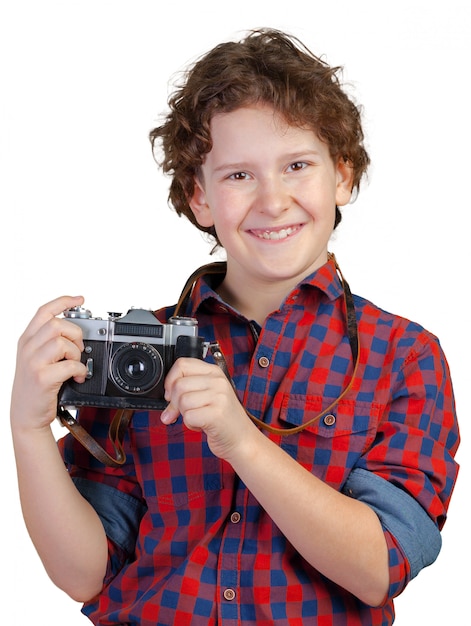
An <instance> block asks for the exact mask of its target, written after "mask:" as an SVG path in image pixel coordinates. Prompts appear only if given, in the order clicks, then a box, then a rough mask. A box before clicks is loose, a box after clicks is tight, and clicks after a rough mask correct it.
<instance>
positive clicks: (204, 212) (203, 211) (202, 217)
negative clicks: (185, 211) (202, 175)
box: [188, 177, 214, 227]
mask: <svg viewBox="0 0 471 626" xmlns="http://www.w3.org/2000/svg"><path fill="white" fill-rule="evenodd" d="M188 204H189V206H190V209H191V211H192V213H193V215H194V216H195V219H196V221H197V222H198V224H199V225H200V226H205V227H208V226H214V221H213V216H212V214H211V209H210V208H209V205H208V203H207V201H206V193H205V191H204V189H203V185H202V183H201V181H200V180H198V178H197V177H195V186H194V190H193V195H192V196H191V198H189V200H188Z"/></svg>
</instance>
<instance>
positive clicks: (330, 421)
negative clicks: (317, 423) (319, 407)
mask: <svg viewBox="0 0 471 626" xmlns="http://www.w3.org/2000/svg"><path fill="white" fill-rule="evenodd" d="M324 424H325V425H326V426H333V425H334V424H335V415H332V413H329V414H328V415H326V416H325V417H324Z"/></svg>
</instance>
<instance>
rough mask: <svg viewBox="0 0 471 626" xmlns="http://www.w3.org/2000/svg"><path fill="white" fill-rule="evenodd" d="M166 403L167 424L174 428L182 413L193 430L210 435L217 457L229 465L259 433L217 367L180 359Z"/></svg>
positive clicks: (169, 378) (173, 370)
mask: <svg viewBox="0 0 471 626" xmlns="http://www.w3.org/2000/svg"><path fill="white" fill-rule="evenodd" d="M165 399H166V400H167V401H168V402H169V405H168V406H167V408H166V409H165V410H164V411H163V413H162V416H161V420H162V422H163V423H164V424H172V423H173V422H174V421H175V420H176V419H177V418H178V416H179V415H180V413H181V414H182V416H183V422H184V424H185V425H186V426H187V427H188V428H189V429H190V430H201V431H203V432H204V433H206V436H207V439H208V445H209V447H210V449H211V451H212V452H213V454H215V455H216V456H217V457H219V458H222V459H225V460H227V461H229V462H230V460H231V457H232V456H234V454H235V453H236V449H237V447H238V446H240V445H242V444H243V442H244V440H245V438H246V435H248V434H250V433H251V432H252V431H253V429H255V430H257V429H256V428H255V426H254V425H253V423H252V422H251V420H250V418H249V417H248V415H247V413H246V412H245V410H244V408H243V407H242V405H241V404H240V402H239V400H238V398H237V396H236V394H235V392H234V390H233V388H232V386H231V384H230V382H229V381H228V380H227V378H226V376H225V375H224V372H223V371H222V370H221V368H219V367H218V366H217V365H212V364H210V363H205V362H204V361H200V360H199V359H192V358H180V359H177V360H176V362H175V363H174V364H173V366H172V368H171V370H170V371H169V373H168V374H167V377H166V379H165Z"/></svg>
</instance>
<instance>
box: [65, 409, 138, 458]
mask: <svg viewBox="0 0 471 626" xmlns="http://www.w3.org/2000/svg"><path fill="white" fill-rule="evenodd" d="M133 413H134V411H133V410H132V409H118V410H117V411H116V413H115V415H114V417H113V419H112V421H111V424H110V428H109V431H108V436H109V438H110V440H111V443H112V444H113V448H114V451H115V457H112V456H111V455H110V454H108V452H106V450H105V449H104V448H102V447H101V446H100V444H99V443H98V442H97V441H96V440H95V439H94V438H93V437H92V436H91V435H90V433H89V432H87V431H86V430H85V428H83V426H81V425H80V424H79V422H78V421H77V420H76V419H75V417H73V415H72V414H71V413H70V412H69V411H67V410H66V409H64V408H62V407H59V408H58V409H57V418H58V419H59V421H60V423H61V424H62V425H63V426H65V427H66V428H67V429H68V430H69V432H70V433H71V434H72V435H73V436H74V437H75V439H77V441H79V442H80V443H81V444H82V445H83V446H84V447H85V448H86V449H87V450H88V451H89V452H90V454H92V455H93V456H94V457H95V458H96V459H98V460H99V461H101V462H102V463H103V464H104V465H108V466H109V467H120V466H121V465H123V463H125V461H126V454H125V453H124V450H123V439H124V433H125V432H126V429H127V427H128V426H129V422H130V421H131V418H132V415H133Z"/></svg>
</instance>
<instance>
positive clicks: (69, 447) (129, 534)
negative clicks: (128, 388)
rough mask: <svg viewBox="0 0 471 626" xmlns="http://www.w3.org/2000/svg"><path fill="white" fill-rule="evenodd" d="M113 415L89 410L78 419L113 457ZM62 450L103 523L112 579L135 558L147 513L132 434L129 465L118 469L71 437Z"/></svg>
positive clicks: (61, 444) (127, 446)
mask: <svg viewBox="0 0 471 626" xmlns="http://www.w3.org/2000/svg"><path fill="white" fill-rule="evenodd" d="M112 413H113V410H112V409H96V408H88V407H87V408H84V409H81V410H80V411H79V414H78V416H77V419H78V421H79V423H80V424H81V426H82V427H83V428H85V430H87V432H88V433H89V434H90V435H91V436H92V437H93V438H94V439H95V440H96V441H97V442H98V443H99V444H100V445H101V446H102V447H103V448H104V449H105V450H106V451H107V452H108V453H109V454H113V449H112V444H111V441H110V439H109V437H108V429H109V425H110V423H111V421H112V418H113V415H112ZM58 446H59V450H60V452H61V454H62V456H63V458H64V462H65V465H66V467H67V469H68V472H69V474H70V476H71V478H72V480H73V482H74V484H75V486H76V487H77V489H78V490H79V491H80V493H81V494H82V496H83V497H84V498H85V499H86V500H88V502H90V504H91V505H92V506H93V508H94V509H95V510H96V512H97V514H98V516H99V517H100V519H101V521H102V524H103V527H104V529H105V532H106V535H107V537H108V545H109V567H108V570H109V571H108V573H107V577H108V576H112V575H114V574H116V573H117V572H118V571H119V570H120V569H121V567H122V566H123V565H124V564H125V563H126V562H127V561H129V560H132V559H133V558H134V552H135V545H136V539H137V535H138V531H139V525H140V522H141V519H142V517H143V515H144V514H145V512H146V510H147V505H146V502H145V500H144V498H143V496H142V492H141V488H140V486H139V483H138V481H137V479H136V474H135V467H134V461H133V453H132V450H131V446H130V442H129V434H128V433H126V434H125V438H124V440H123V448H124V452H125V454H126V462H125V463H124V464H123V465H122V466H120V467H118V468H115V467H108V466H105V465H103V464H102V463H101V462H100V461H99V460H97V459H95V458H94V457H93V456H92V455H91V454H90V453H89V452H88V450H86V449H85V448H84V447H83V446H82V444H81V443H80V442H78V441H77V440H76V439H75V438H74V437H73V436H72V435H71V434H68V435H66V436H65V437H63V438H62V439H60V440H59V441H58Z"/></svg>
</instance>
